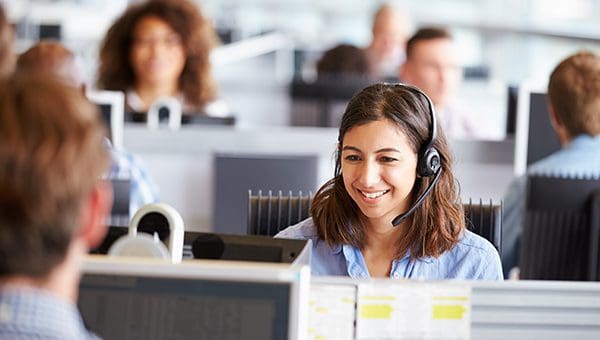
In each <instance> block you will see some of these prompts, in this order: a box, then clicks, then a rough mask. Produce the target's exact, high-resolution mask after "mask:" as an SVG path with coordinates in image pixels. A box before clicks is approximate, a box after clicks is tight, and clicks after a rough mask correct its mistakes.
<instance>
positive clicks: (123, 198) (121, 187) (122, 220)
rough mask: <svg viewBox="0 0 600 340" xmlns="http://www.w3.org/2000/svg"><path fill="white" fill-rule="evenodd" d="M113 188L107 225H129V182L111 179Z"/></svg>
mask: <svg viewBox="0 0 600 340" xmlns="http://www.w3.org/2000/svg"><path fill="white" fill-rule="evenodd" d="M110 182H111V184H112V187H113V204H112V208H111V210H110V221H109V225H114V226H128V225H129V201H130V195H131V194H130V192H131V180H129V179H114V178H113V179H111V180H110Z"/></svg>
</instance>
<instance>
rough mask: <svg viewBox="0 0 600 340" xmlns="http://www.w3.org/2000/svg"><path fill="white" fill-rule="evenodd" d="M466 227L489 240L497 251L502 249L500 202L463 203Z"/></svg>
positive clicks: (470, 201)
mask: <svg viewBox="0 0 600 340" xmlns="http://www.w3.org/2000/svg"><path fill="white" fill-rule="evenodd" d="M463 209H464V212H465V223H466V226H467V229H469V230H470V231H472V232H474V233H475V234H477V235H479V236H481V237H483V238H485V239H486V240H488V241H490V242H491V243H492V244H493V245H494V247H495V248H496V250H497V251H498V253H500V251H501V249H502V202H500V203H499V204H497V203H493V202H492V200H490V201H489V202H487V203H485V202H483V200H481V199H480V200H479V203H473V201H472V200H471V199H469V202H468V203H463Z"/></svg>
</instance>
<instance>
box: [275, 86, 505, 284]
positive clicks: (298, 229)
mask: <svg viewBox="0 0 600 340" xmlns="http://www.w3.org/2000/svg"><path fill="white" fill-rule="evenodd" d="M434 127H435V128H434ZM436 131H437V133H436ZM451 164H452V159H451V156H450V149H449V147H448V144H447V142H446V138H445V136H444V133H443V131H440V127H439V126H437V125H436V123H435V112H433V106H432V105H431V102H430V100H429V98H427V96H426V95H425V94H424V93H423V92H422V91H421V90H419V89H417V88H415V87H412V86H407V85H403V84H375V85H371V86H369V87H367V88H365V89H363V90H362V91H361V92H360V93H358V94H357V95H355V96H354V97H353V98H352V99H351V100H350V102H349V103H348V106H347V108H346V112H345V113H344V116H343V117H342V122H341V125H340V130H339V135H338V151H337V156H336V166H335V173H334V178H333V179H331V180H330V181H328V182H327V183H325V184H324V185H323V186H322V187H321V189H319V191H318V192H317V194H316V196H315V198H314V200H313V206H312V209H311V213H312V218H309V219H307V220H305V221H303V222H300V223H299V224H297V225H295V226H292V227H289V228H287V229H285V230H283V231H282V232H280V233H279V234H278V235H277V237H282V238H303V239H312V241H313V256H312V260H311V261H312V262H311V267H312V272H313V274H314V275H344V276H351V277H369V276H371V277H393V278H424V279H436V280H439V279H492V280H493V279H496V280H501V279H502V268H501V265H500V258H499V255H498V253H497V251H496V249H495V248H494V247H493V246H492V245H491V244H490V243H489V242H488V241H486V240H485V239H483V238H482V237H479V236H477V235H475V234H473V233H471V232H470V231H468V230H466V228H465V224H464V216H463V211H462V204H461V202H460V197H459V194H458V192H457V189H456V187H455V180H454V176H453V175H452V171H451ZM428 167H430V168H431V169H430V170H433V171H428V170H427V168H428ZM399 217H401V218H399ZM392 222H394V223H392Z"/></svg>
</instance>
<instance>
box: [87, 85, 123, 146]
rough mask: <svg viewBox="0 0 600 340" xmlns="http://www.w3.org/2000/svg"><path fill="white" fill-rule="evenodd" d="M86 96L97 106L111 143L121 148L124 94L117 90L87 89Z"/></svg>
mask: <svg viewBox="0 0 600 340" xmlns="http://www.w3.org/2000/svg"><path fill="white" fill-rule="evenodd" d="M86 96H87V97H88V99H89V100H90V101H91V102H92V103H94V104H96V105H97V106H98V109H99V110H100V113H101V114H102V120H103V121H104V122H105V123H106V127H107V130H108V138H109V139H110V141H111V143H112V145H113V146H114V147H116V148H122V147H123V127H124V124H125V118H124V111H125V95H124V94H123V93H122V92H119V91H88V92H87V93H86Z"/></svg>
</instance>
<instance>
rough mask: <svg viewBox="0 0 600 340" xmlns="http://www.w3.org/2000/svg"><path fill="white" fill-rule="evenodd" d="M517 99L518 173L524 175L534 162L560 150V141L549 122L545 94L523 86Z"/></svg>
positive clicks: (516, 138)
mask: <svg viewBox="0 0 600 340" xmlns="http://www.w3.org/2000/svg"><path fill="white" fill-rule="evenodd" d="M518 98H519V100H518V105H517V126H516V129H517V132H516V136H515V174H516V175H522V174H524V173H525V170H526V169H527V167H528V166H529V165H530V164H531V163H534V162H536V161H538V160H540V159H542V158H544V157H546V156H548V155H550V154H551V153H553V152H555V151H557V150H560V143H559V141H558V137H557V136H556V132H554V129H553V128H552V124H551V123H550V116H549V113H548V104H547V99H546V93H544V92H543V91H539V90H535V89H531V88H530V87H528V86H527V85H523V86H521V87H520V88H519V94H518Z"/></svg>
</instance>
